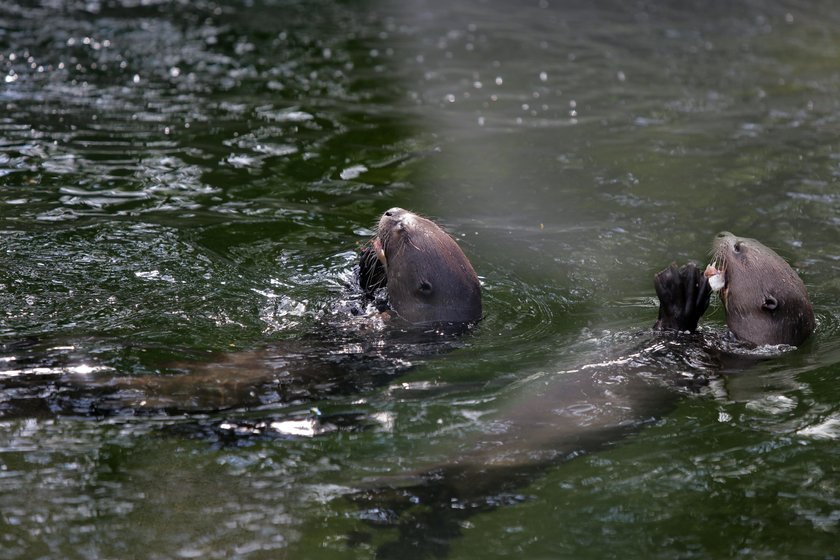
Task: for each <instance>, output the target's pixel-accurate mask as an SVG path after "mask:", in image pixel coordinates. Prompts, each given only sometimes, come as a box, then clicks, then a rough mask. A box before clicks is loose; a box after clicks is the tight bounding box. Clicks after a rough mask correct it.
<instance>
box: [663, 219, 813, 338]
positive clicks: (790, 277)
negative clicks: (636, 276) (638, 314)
mask: <svg viewBox="0 0 840 560" xmlns="http://www.w3.org/2000/svg"><path fill="white" fill-rule="evenodd" d="M712 253H713V257H712V259H713V260H712V263H711V264H710V265H709V266H708V267H707V268H706V271H705V273H704V272H702V271H700V269H699V268H697V267H696V266H695V265H693V264H688V265H686V266H684V267H682V268H680V269H678V268H677V267H676V265H671V266H670V267H669V268H667V269H665V270H663V271H661V272H660V273H658V274H657V275H656V277H655V279H654V285H655V287H656V293H657V296H659V319H658V320H657V322H656V327H655V328H659V329H678V330H690V331H693V330H695V329H696V328H697V321H698V320H699V319H700V316H701V315H703V313H704V312H705V310H706V308H707V307H708V305H709V297H710V296H711V293H712V291H719V292H720V296H721V300H722V301H723V305H724V308H725V309H726V325H727V326H728V327H729V330H730V331H731V332H732V334H734V335H735V336H736V337H737V338H738V339H740V340H743V341H745V342H749V343H752V344H755V345H765V344H789V345H791V346H798V345H800V344H802V343H803V342H804V341H805V339H807V338H808V337H809V336H810V335H811V333H812V332H813V331H814V328H815V327H816V320H815V318H814V310H813V307H812V306H811V302H810V301H809V299H808V292H807V290H806V289H805V284H804V283H803V282H802V280H801V279H800V278H799V276H798V275H797V274H796V272H794V271H793V269H792V268H791V267H790V265H789V264H788V263H787V262H785V260H784V259H783V258H782V257H780V256H779V255H778V254H776V252H775V251H773V250H772V249H770V248H768V247H766V246H764V245H762V244H761V243H760V242H758V241H756V240H755V239H750V238H746V237H738V236H736V235H734V234H732V233H729V232H726V231H725V232H721V233H719V234H718V235H717V237H716V238H715V241H714V243H713V248H712Z"/></svg>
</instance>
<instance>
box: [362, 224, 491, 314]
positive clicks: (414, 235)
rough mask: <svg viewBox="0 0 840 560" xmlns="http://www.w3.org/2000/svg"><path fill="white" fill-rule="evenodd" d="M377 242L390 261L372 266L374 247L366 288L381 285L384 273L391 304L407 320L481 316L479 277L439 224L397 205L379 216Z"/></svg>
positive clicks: (365, 271) (364, 272) (364, 259)
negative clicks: (379, 267)
mask: <svg viewBox="0 0 840 560" xmlns="http://www.w3.org/2000/svg"><path fill="white" fill-rule="evenodd" d="M377 240H378V243H379V245H380V247H381V249H382V251H383V253H384V257H385V259H384V260H385V262H384V263H381V262H380V261H379V260H378V259H377V261H376V263H373V264H372V265H371V264H370V263H371V261H370V259H371V255H372V256H373V258H376V254H375V253H376V250H375V249H373V250H372V251H371V253H369V254H368V255H367V256H365V255H363V256H362V263H363V264H361V265H360V278H361V277H362V275H364V276H365V279H364V280H362V282H363V287H365V289H367V287H374V286H377V285H379V283H381V281H380V280H379V278H380V277H379V276H377V274H379V275H381V274H382V272H384V278H385V284H386V285H387V287H388V298H389V302H390V306H391V308H392V310H393V311H394V312H396V314H397V315H399V316H400V317H401V318H402V319H404V320H406V321H408V322H410V323H414V324H433V323H463V322H472V321H478V320H479V319H481V314H482V308H481V284H480V282H479V280H478V276H477V275H476V273H475V270H474V269H473V267H472V265H471V264H470V261H469V260H468V259H467V257H466V255H464V252H463V251H462V250H461V248H460V247H459V246H458V244H457V243H456V242H455V241H454V240H453V239H452V238H451V237H450V236H449V235H448V234H447V233H446V232H444V231H443V230H442V229H441V228H440V227H438V225H437V224H435V223H434V222H432V221H431V220H428V219H426V218H423V217H421V216H418V215H417V214H413V213H411V212H408V211H406V210H403V209H401V208H392V209H391V210H388V211H387V212H385V214H383V216H382V218H381V219H380V220H379V226H378V229H377ZM364 263H367V264H364ZM377 263H379V264H377ZM377 266H382V268H381V269H378V268H377ZM378 270H379V272H377V271H378ZM366 286H367V287H366Z"/></svg>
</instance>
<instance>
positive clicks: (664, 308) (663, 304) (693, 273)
mask: <svg viewBox="0 0 840 560" xmlns="http://www.w3.org/2000/svg"><path fill="white" fill-rule="evenodd" d="M653 285H654V287H655V288H656V295H657V296H658V297H659V319H658V320H657V321H656V324H655V325H654V327H653V328H655V329H657V330H678V331H691V332H694V331H695V330H697V322H698V321H700V317H702V316H703V313H705V312H706V309H708V307H709V298H710V297H711V295H712V288H711V287H710V286H709V281H708V279H707V278H706V277H705V276H704V275H703V270H702V269H701V268H699V267H698V266H697V264H695V263H693V262H691V263H688V264H686V265H684V266H682V267H677V265H676V263H674V264H671V266H669V267H668V268H666V269H665V270H663V271H661V272H659V273H658V274H657V275H656V276H654V279H653Z"/></svg>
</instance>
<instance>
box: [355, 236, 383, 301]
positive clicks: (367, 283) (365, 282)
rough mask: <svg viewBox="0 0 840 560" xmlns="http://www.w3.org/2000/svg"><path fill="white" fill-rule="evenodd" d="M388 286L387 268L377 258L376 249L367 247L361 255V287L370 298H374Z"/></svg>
mask: <svg viewBox="0 0 840 560" xmlns="http://www.w3.org/2000/svg"><path fill="white" fill-rule="evenodd" d="M386 284H387V280H386V276H385V267H384V266H383V265H382V263H381V262H380V261H379V259H378V258H377V257H376V251H375V250H374V248H373V247H372V246H371V245H366V246H365V247H364V248H363V249H362V252H361V254H360V255H359V287H360V288H361V289H362V291H363V292H365V294H366V295H367V296H368V297H370V298H373V297H374V292H376V290H378V289H379V288H383V287H385V285H386Z"/></svg>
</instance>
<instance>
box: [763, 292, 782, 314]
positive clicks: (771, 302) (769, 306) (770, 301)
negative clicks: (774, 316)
mask: <svg viewBox="0 0 840 560" xmlns="http://www.w3.org/2000/svg"><path fill="white" fill-rule="evenodd" d="M778 306H779V302H778V301H777V300H776V298H774V297H773V296H770V295H767V296H764V303H763V304H762V306H761V307H763V308H764V309H766V310H767V311H775V309H776V308H777V307H778Z"/></svg>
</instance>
